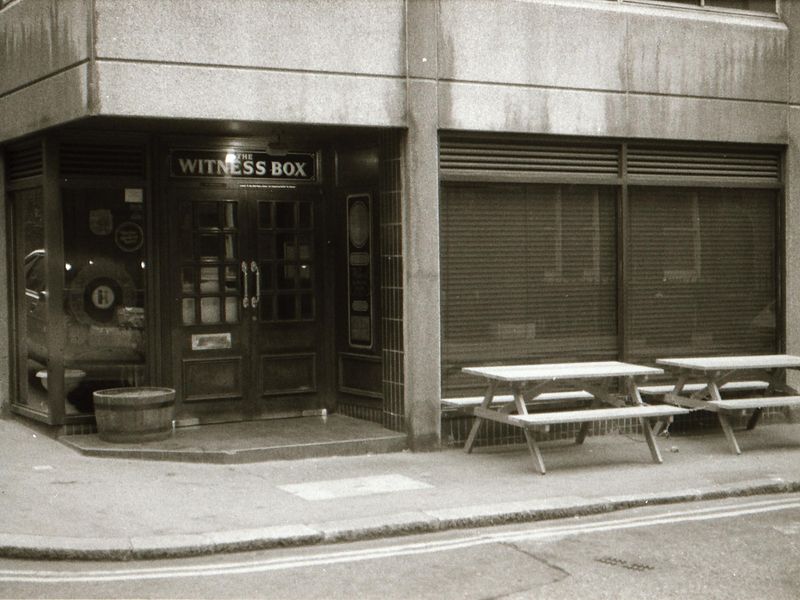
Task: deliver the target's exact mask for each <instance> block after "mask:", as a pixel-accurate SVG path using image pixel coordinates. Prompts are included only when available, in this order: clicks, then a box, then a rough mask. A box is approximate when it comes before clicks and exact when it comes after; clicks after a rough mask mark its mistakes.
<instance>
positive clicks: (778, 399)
mask: <svg viewBox="0 0 800 600" xmlns="http://www.w3.org/2000/svg"><path fill="white" fill-rule="evenodd" d="M708 405H709V406H713V407H714V408H715V409H716V410H718V411H725V412H733V411H740V410H751V409H756V408H775V407H779V406H800V396H765V397H764V398H738V399H731V400H709V401H708Z"/></svg>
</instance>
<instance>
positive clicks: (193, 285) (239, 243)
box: [172, 190, 250, 421]
mask: <svg viewBox="0 0 800 600" xmlns="http://www.w3.org/2000/svg"><path fill="white" fill-rule="evenodd" d="M177 196H178V197H177V198H176V202H175V206H176V209H175V210H176V211H177V214H176V215H175V220H176V223H177V224H178V227H177V232H178V235H177V237H176V239H175V245H174V250H173V253H172V255H173V257H177V265H176V266H177V268H176V269H174V270H173V271H172V273H173V282H174V285H175V286H176V288H177V289H176V290H175V291H176V293H175V294H174V296H173V297H174V298H175V299H176V306H175V310H174V311H173V322H174V323H176V326H175V327H174V332H175V333H174V335H173V344H174V348H173V356H176V357H178V364H174V365H173V369H174V371H173V372H174V373H175V375H176V379H177V380H178V381H179V382H180V383H179V387H180V391H181V392H182V393H181V398H182V403H181V410H180V412H179V415H178V416H179V418H183V417H190V418H200V419H201V420H202V421H215V420H227V419H238V418H241V417H242V415H244V414H246V412H247V401H246V390H247V388H248V385H249V382H248V379H249V365H248V358H249V345H250V337H249V329H248V327H247V325H246V323H245V322H244V320H243V319H244V316H245V315H244V310H245V308H244V306H243V304H244V294H243V287H244V283H243V282H244V279H245V277H246V276H247V274H245V273H244V272H243V270H242V264H243V263H242V259H241V256H242V255H243V254H244V247H245V244H246V235H243V232H242V230H241V223H242V221H243V218H244V213H246V205H245V204H244V202H243V201H242V200H241V198H239V195H238V193H237V192H235V191H230V190H225V191H218V192H213V193H212V192H205V191H197V190H192V191H183V192H181V193H180V194H178V195H177ZM173 264H175V263H174V262H173Z"/></svg>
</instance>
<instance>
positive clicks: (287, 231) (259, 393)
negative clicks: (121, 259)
mask: <svg viewBox="0 0 800 600" xmlns="http://www.w3.org/2000/svg"><path fill="white" fill-rule="evenodd" d="M176 200H177V202H176V208H175V211H176V214H175V217H174V218H175V219H176V223H177V224H178V227H177V229H178V236H177V239H176V240H175V243H174V248H173V254H172V255H173V257H176V260H175V261H173V264H175V266H176V267H177V268H176V270H175V271H173V272H174V276H173V278H174V281H175V284H174V285H175V286H176V292H177V293H176V294H174V297H175V299H176V303H175V309H174V311H173V313H174V314H173V320H174V322H175V323H176V326H175V328H174V329H175V335H174V338H175V341H174V352H173V355H174V356H178V357H179V359H178V361H177V362H176V363H175V364H174V365H173V368H174V369H175V371H174V372H175V373H176V376H177V378H178V379H179V380H180V388H181V391H182V399H183V402H182V406H181V417H186V418H200V419H201V420H202V421H214V420H228V419H248V418H258V417H275V416H282V415H294V414H301V413H302V411H307V410H310V409H314V408H317V407H318V406H321V405H322V404H321V402H320V401H319V400H318V393H317V392H318V391H319V389H320V381H321V380H320V377H321V375H323V374H324V369H323V367H322V365H324V363H325V359H324V352H323V350H322V349H323V347H324V345H323V319H322V316H323V312H322V310H321V307H322V278H321V275H322V274H321V271H322V269H321V264H322V260H321V249H322V243H321V241H322V238H321V227H320V225H321V224H322V219H321V214H320V213H321V192H320V190H319V189H318V188H306V189H298V190H277V191H276V190H245V189H238V190H217V191H183V192H181V193H179V194H177V198H176Z"/></svg>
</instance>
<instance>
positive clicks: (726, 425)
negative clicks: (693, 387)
mask: <svg viewBox="0 0 800 600" xmlns="http://www.w3.org/2000/svg"><path fill="white" fill-rule="evenodd" d="M708 393H709V396H710V397H711V399H712V400H718V401H721V400H722V394H720V393H719V386H718V385H717V381H716V379H712V380H711V381H709V382H708ZM717 418H718V419H719V424H720V425H721V426H722V432H723V433H724V434H725V439H727V440H728V447H729V448H730V449H731V451H732V452H733V453H734V454H741V453H742V451H741V449H740V448H739V443H738V442H737V441H736V435H735V434H734V433H733V425H731V420H730V419H729V418H728V415H725V414H723V412H722V411H718V412H717Z"/></svg>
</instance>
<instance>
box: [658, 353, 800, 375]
mask: <svg viewBox="0 0 800 600" xmlns="http://www.w3.org/2000/svg"><path fill="white" fill-rule="evenodd" d="M656 363H657V364H659V365H664V366H665V367H674V368H678V369H687V370H690V371H703V372H707V371H729V370H748V369H793V368H794V369H796V368H800V356H793V355H791V354H753V355H748V356H700V357H693V358H659V359H658V360H656Z"/></svg>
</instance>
